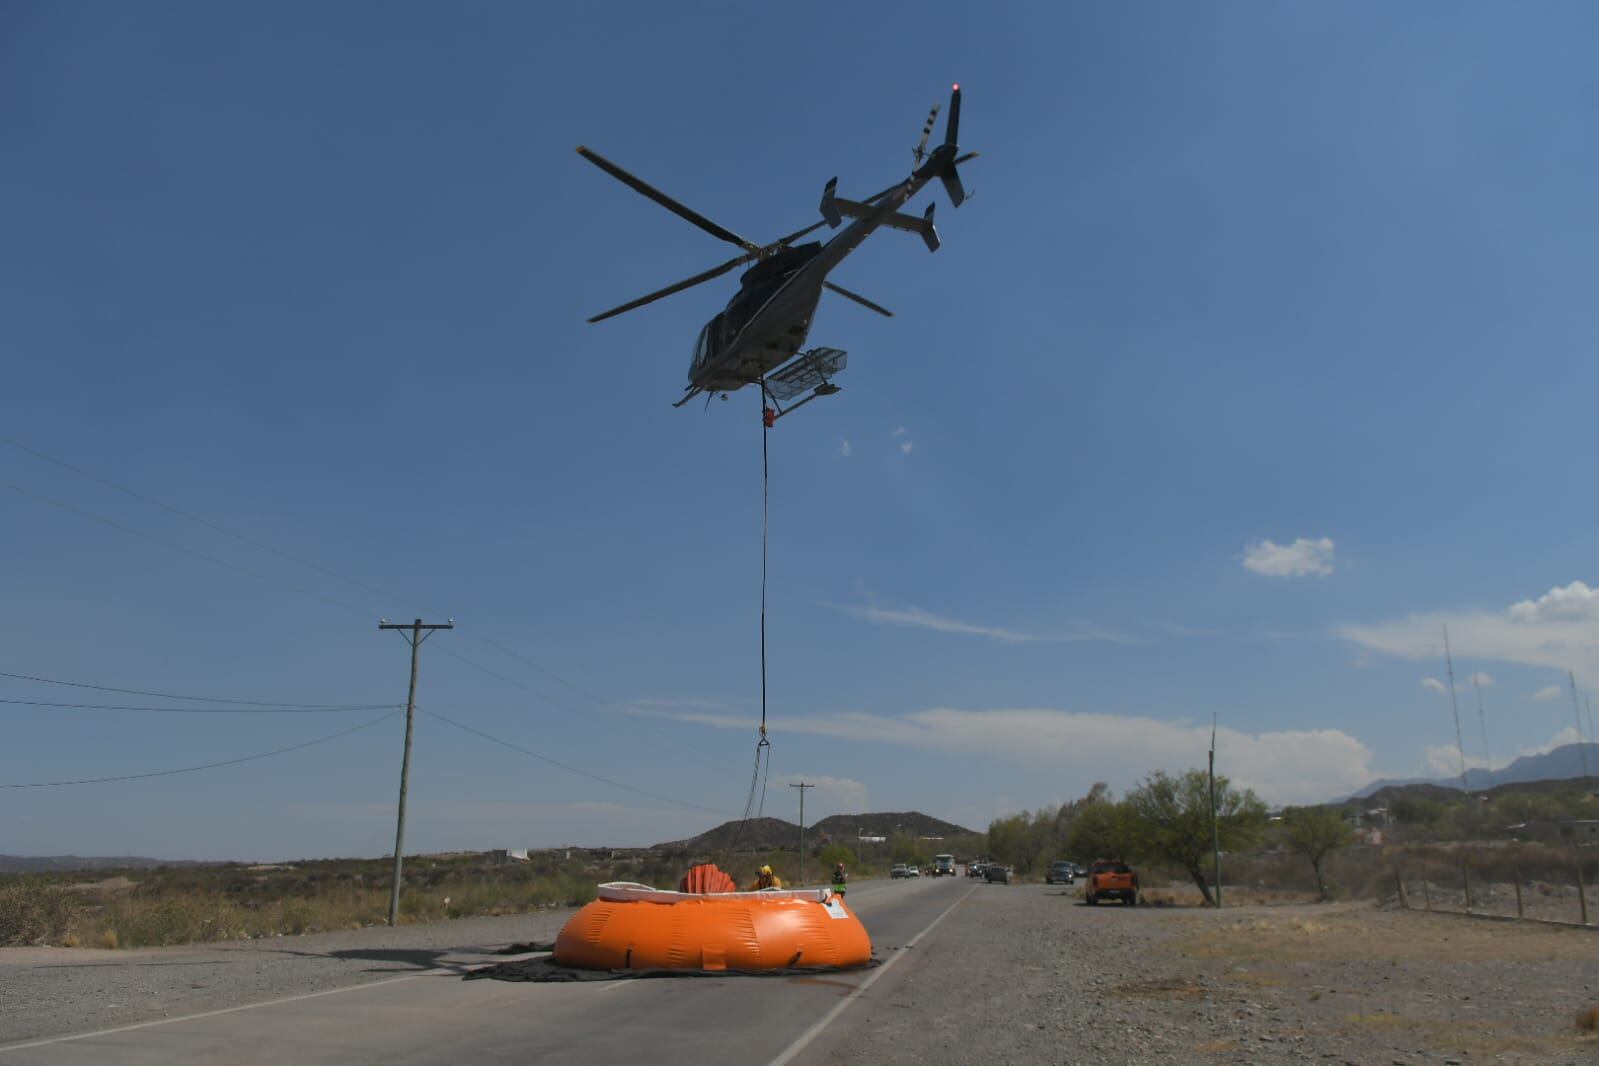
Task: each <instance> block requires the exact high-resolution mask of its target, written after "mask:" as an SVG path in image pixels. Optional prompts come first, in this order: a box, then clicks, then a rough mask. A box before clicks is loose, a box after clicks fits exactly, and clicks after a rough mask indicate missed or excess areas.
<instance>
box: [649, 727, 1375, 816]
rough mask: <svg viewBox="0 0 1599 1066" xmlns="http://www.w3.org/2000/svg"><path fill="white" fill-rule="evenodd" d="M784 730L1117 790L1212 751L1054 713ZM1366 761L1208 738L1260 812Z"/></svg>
mask: <svg viewBox="0 0 1599 1066" xmlns="http://www.w3.org/2000/svg"><path fill="white" fill-rule="evenodd" d="M669 717H672V718H675V719H677V720H679V721H688V722H696V723H699V724H701V725H709V726H716V727H720V728H726V729H741V730H747V729H752V728H753V727H754V719H753V718H751V717H748V716H744V715H716V714H695V713H686V714H672V715H669ZM784 728H785V729H786V730H787V731H789V732H794V733H804V734H809V735H815V736H828V737H835V738H839V739H844V740H850V741H854V742H857V743H878V744H886V745H891V746H897V747H905V748H920V749H936V750H943V751H951V752H957V753H960V754H962V755H968V756H976V755H990V756H997V757H1001V758H1009V759H1014V760H1016V761H1018V762H1024V763H1028V764H1030V765H1034V766H1043V767H1048V768H1049V769H1050V770H1051V772H1052V773H1055V774H1057V775H1059V776H1061V777H1070V776H1072V775H1073V774H1076V775H1079V776H1082V777H1084V778H1085V779H1088V780H1109V781H1111V782H1112V783H1113V784H1116V785H1117V787H1125V786H1127V785H1130V784H1132V783H1134V782H1135V781H1137V780H1138V779H1140V778H1142V777H1143V776H1145V775H1146V774H1149V773H1151V772H1153V771H1155V770H1174V771H1175V770H1184V769H1189V768H1193V767H1201V766H1203V765H1204V763H1205V753H1206V751H1207V749H1208V748H1209V745H1210V723H1208V722H1205V723H1198V724H1196V723H1193V722H1189V721H1186V720H1175V721H1170V720H1161V719H1157V718H1151V717H1147V716H1144V715H1125V716H1124V715H1114V714H1088V713H1079V712H1075V711H1060V710H1033V709H1015V710H956V709H952V708H946V707H939V708H933V709H929V710H924V711H913V712H911V713H909V714H903V715H897V716H889V715H875V714H861V713H855V712H822V713H807V714H797V715H793V716H790V717H789V719H788V721H787V724H786V725H785V726H784ZM1371 759H1372V753H1371V750H1370V749H1368V748H1367V747H1366V746H1365V745H1364V744H1362V743H1361V742H1360V741H1358V740H1356V739H1355V738H1354V737H1352V736H1350V735H1349V734H1347V733H1344V732H1342V731H1341V730H1337V729H1316V730H1283V731H1277V732H1263V733H1244V732H1240V731H1238V730H1234V729H1228V728H1226V727H1223V728H1221V729H1219V730H1218V731H1217V733H1216V764H1217V767H1218V769H1219V770H1220V771H1221V772H1223V773H1225V774H1226V775H1227V776H1228V777H1230V778H1231V779H1232V781H1233V782H1234V783H1235V784H1237V785H1240V786H1244V787H1248V788H1253V789H1255V790H1256V791H1257V792H1259V793H1260V794H1261V796H1262V797H1263V798H1265V799H1266V800H1267V801H1268V802H1278V803H1307V802H1321V801H1324V800H1326V799H1327V798H1328V797H1330V796H1336V795H1340V794H1342V793H1347V792H1351V791H1353V790H1355V789H1357V788H1359V787H1361V786H1363V785H1366V784H1368V783H1370V781H1371V780H1372V779H1373V778H1374V777H1376V776H1377V774H1376V773H1374V772H1373V770H1372V768H1371ZM807 817H808V815H807Z"/></svg>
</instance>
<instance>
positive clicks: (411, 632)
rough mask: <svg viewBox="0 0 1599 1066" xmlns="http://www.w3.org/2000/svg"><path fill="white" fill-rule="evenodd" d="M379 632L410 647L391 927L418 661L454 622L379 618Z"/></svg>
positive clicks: (395, 916)
mask: <svg viewBox="0 0 1599 1066" xmlns="http://www.w3.org/2000/svg"><path fill="white" fill-rule="evenodd" d="M378 628H379V629H393V630H395V631H396V632H398V633H399V634H400V636H402V637H404V638H405V642H406V643H407V644H409V645H411V690H410V693H409V694H408V695H407V696H406V697H405V754H404V755H403V756H402V757H401V759H400V812H399V818H398V822H399V824H398V825H397V826H396V827H395V830H394V884H393V886H392V887H391V888H390V889H389V928H391V929H392V928H394V927H395V926H397V925H399V924H400V867H401V864H402V863H403V861H404V857H405V791H406V788H407V786H408V785H409V784H410V781H411V723H412V721H413V720H414V719H415V718H416V662H417V652H418V651H419V650H421V647H422V642H423V641H424V640H426V639H428V637H431V636H432V635H433V631H434V630H436V629H454V628H455V619H453V618H451V619H449V620H448V621H445V622H433V623H424V622H423V621H422V619H420V618H418V619H417V620H416V621H414V622H412V623H411V624H410V625H405V624H404V623H398V624H396V623H391V622H390V621H389V620H388V619H387V618H379V619H378Z"/></svg>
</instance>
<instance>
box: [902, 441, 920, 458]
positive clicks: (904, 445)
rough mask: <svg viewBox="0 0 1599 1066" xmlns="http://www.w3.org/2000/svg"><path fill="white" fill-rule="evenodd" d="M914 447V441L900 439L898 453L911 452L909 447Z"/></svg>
mask: <svg viewBox="0 0 1599 1066" xmlns="http://www.w3.org/2000/svg"><path fill="white" fill-rule="evenodd" d="M914 447H916V442H915V441H909V440H906V441H900V445H899V453H900V454H901V455H909V454H910V453H911V449H912V448H914Z"/></svg>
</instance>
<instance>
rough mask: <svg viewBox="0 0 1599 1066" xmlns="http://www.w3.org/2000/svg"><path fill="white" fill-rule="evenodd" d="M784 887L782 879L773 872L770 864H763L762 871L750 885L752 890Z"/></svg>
mask: <svg viewBox="0 0 1599 1066" xmlns="http://www.w3.org/2000/svg"><path fill="white" fill-rule="evenodd" d="M782 887H783V882H782V880H781V879H780V878H779V877H778V876H777V875H776V874H774V873H773V872H772V868H771V867H770V866H762V867H761V869H760V872H759V873H757V874H756V875H755V883H754V884H752V885H750V891H751V892H759V891H761V890H762V889H766V888H782Z"/></svg>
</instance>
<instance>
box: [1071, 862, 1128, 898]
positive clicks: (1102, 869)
mask: <svg viewBox="0 0 1599 1066" xmlns="http://www.w3.org/2000/svg"><path fill="white" fill-rule="evenodd" d="M1083 899H1084V900H1085V901H1086V902H1087V903H1088V905H1089V906H1090V907H1092V906H1094V905H1095V904H1097V903H1098V902H1099V901H1100V900H1102V899H1119V900H1121V901H1122V902H1123V903H1125V904H1127V905H1128V906H1130V907H1132V906H1137V905H1138V875H1137V874H1136V873H1134V872H1133V868H1132V867H1131V866H1128V865H1127V864H1126V863H1125V862H1104V861H1101V862H1096V863H1094V864H1093V865H1092V866H1090V867H1089V868H1088V888H1087V889H1086V890H1085V892H1084V896H1083Z"/></svg>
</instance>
